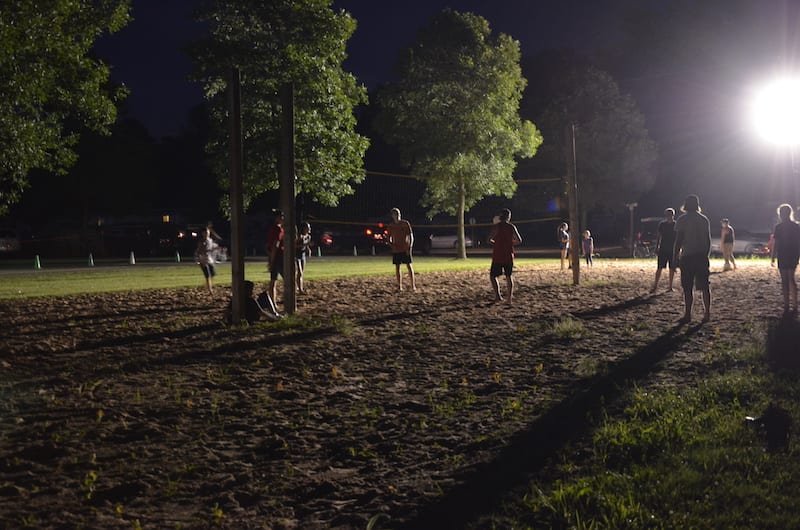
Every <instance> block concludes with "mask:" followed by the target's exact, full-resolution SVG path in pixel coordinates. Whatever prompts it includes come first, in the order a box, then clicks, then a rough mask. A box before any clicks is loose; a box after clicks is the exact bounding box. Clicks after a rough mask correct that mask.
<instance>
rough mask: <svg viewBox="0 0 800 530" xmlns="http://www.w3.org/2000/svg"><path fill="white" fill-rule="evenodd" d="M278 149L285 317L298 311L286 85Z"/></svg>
mask: <svg viewBox="0 0 800 530" xmlns="http://www.w3.org/2000/svg"><path fill="white" fill-rule="evenodd" d="M280 100H281V148H280V162H279V179H280V202H281V211H282V212H283V215H284V220H283V230H284V251H283V272H284V275H283V309H284V311H286V312H287V313H288V314H290V315H291V314H294V313H295V312H296V311H297V291H296V288H295V275H296V274H297V261H296V260H295V255H296V249H295V244H294V242H295V239H296V238H297V219H296V217H297V216H296V214H295V195H296V193H295V174H294V85H293V84H291V83H289V84H287V85H285V86H284V87H283V88H282V89H281V94H280Z"/></svg>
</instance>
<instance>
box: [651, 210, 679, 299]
mask: <svg viewBox="0 0 800 530" xmlns="http://www.w3.org/2000/svg"><path fill="white" fill-rule="evenodd" d="M674 246H675V210H673V209H672V208H667V209H666V210H664V220H663V221H661V222H660V223H658V239H657V240H656V252H657V253H658V258H657V259H658V265H657V267H656V281H655V283H653V288H652V289H651V290H650V292H651V293H655V292H656V289H658V280H659V279H661V271H662V270H664V269H666V268H667V267H669V289H667V290H668V291H670V292H671V291H672V284H673V282H674V280H675V270H676V269H677V263H675V260H674V254H675V252H674V248H673V247H674Z"/></svg>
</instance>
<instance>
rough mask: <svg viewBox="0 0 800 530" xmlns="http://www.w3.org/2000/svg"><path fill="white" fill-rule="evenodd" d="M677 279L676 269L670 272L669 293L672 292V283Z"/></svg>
mask: <svg viewBox="0 0 800 530" xmlns="http://www.w3.org/2000/svg"><path fill="white" fill-rule="evenodd" d="M674 279H675V269H670V270H669V292H672V282H673V280H674Z"/></svg>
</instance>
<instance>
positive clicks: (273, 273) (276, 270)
mask: <svg viewBox="0 0 800 530" xmlns="http://www.w3.org/2000/svg"><path fill="white" fill-rule="evenodd" d="M278 276H280V277H281V278H282V277H283V256H278V257H277V259H275V263H273V264H272V267H270V269H269V279H270V280H277V279H278Z"/></svg>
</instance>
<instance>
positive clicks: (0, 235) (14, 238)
mask: <svg viewBox="0 0 800 530" xmlns="http://www.w3.org/2000/svg"><path fill="white" fill-rule="evenodd" d="M21 249H22V242H21V241H20V239H19V236H18V235H17V233H16V232H15V231H13V230H10V229H5V228H0V256H13V255H16V254H18V253H19V251H20V250H21Z"/></svg>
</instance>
